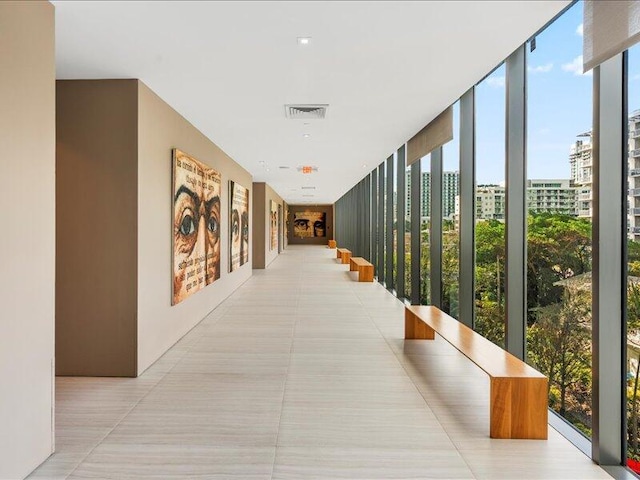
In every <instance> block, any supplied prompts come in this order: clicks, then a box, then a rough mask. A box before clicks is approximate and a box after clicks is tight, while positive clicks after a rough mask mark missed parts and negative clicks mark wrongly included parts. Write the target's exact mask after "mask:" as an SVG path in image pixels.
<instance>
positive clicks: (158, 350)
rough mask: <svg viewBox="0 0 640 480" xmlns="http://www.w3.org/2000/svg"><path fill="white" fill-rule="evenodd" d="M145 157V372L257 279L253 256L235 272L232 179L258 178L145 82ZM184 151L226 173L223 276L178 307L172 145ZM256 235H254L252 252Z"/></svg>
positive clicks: (141, 276) (141, 321)
mask: <svg viewBox="0 0 640 480" xmlns="http://www.w3.org/2000/svg"><path fill="white" fill-rule="evenodd" d="M138 132H139V136H138V138H139V144H138V147H139V154H138V179H139V182H138V215H139V216H138V372H139V373H141V372H143V371H144V370H145V369H146V368H148V367H149V366H150V365H151V364H152V363H153V362H154V361H155V360H157V359H158V358H159V357H160V356H161V355H162V354H163V353H164V352H165V351H166V350H167V349H168V348H169V347H171V346H172V345H173V344H174V343H175V342H176V341H178V340H179V339H180V338H181V337H182V336H183V335H184V334H186V333H187V332H188V331H189V330H190V329H191V328H193V327H194V326H195V325H196V324H197V323H198V322H200V320H202V319H203V318H204V317H205V316H206V315H207V314H209V313H210V312H211V311H212V310H213V309H214V308H216V307H217V306H218V305H219V304H220V302H222V301H223V300H224V299H225V298H226V297H228V296H229V295H230V294H231V293H232V292H233V291H234V290H235V289H236V288H238V287H239V286H240V285H242V284H243V283H244V282H245V281H246V280H247V279H249V277H250V276H251V269H252V259H251V255H250V256H249V262H248V263H246V264H244V265H243V266H242V267H240V268H239V269H238V270H236V271H234V272H232V273H229V180H233V181H235V182H237V183H239V184H240V185H242V186H243V187H245V188H248V189H249V202H250V205H249V215H250V217H251V218H249V225H252V207H251V202H253V197H254V195H253V193H252V192H251V189H252V183H253V178H252V177H251V175H250V174H249V172H247V171H246V170H245V169H243V168H242V167H241V166H240V165H238V164H237V163H235V162H234V161H233V160H232V159H231V158H230V157H229V156H228V155H227V154H225V153H224V152H223V151H222V150H221V149H220V148H218V147H217V146H216V145H215V144H214V143H213V142H212V141H211V140H209V139H208V138H207V137H205V136H204V135H203V134H202V133H201V132H200V131H198V130H197V129H196V128H195V127H194V126H193V125H191V124H190V123H189V122H187V121H186V120H185V119H184V118H183V117H182V116H181V115H180V114H178V113H177V112H176V111H175V110H174V109H173V108H171V107H170V106H169V105H167V104H166V103H165V102H164V101H163V100H162V99H161V98H160V97H158V96H157V95H156V94H155V93H154V92H152V91H151V90H150V89H149V88H148V87H146V86H145V85H144V84H143V83H141V82H139V120H138ZM172 148H179V149H181V150H182V151H184V152H185V153H187V154H189V155H192V156H193V157H195V158H196V159H198V160H199V161H201V162H203V163H205V164H207V165H209V166H210V167H212V168H214V169H216V170H218V171H219V172H220V173H221V174H222V192H221V193H222V198H221V210H222V211H221V214H222V219H221V220H222V221H221V250H220V256H221V262H220V264H221V266H220V270H221V276H220V278H219V279H218V280H216V281H215V282H213V283H212V284H211V285H208V286H207V287H205V288H204V289H202V290H200V291H198V292H196V293H195V294H193V295H191V296H190V297H189V298H187V299H186V300H184V301H183V302H181V303H179V304H178V305H175V306H173V307H172V306H171V281H172V276H173V271H172V262H171V255H172V240H171V237H172V208H173V207H172V194H171V192H172V176H171V150H172ZM253 236H254V232H253V231H252V229H251V230H250V232H249V243H250V245H249V252H251V251H252V238H253Z"/></svg>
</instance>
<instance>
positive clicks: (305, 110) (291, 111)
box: [284, 104, 329, 120]
mask: <svg viewBox="0 0 640 480" xmlns="http://www.w3.org/2000/svg"><path fill="white" fill-rule="evenodd" d="M328 106H329V105H327V104H318V105H285V106H284V111H285V116H286V117H287V118H289V119H291V120H321V119H323V118H324V117H325V115H326V114H327V107H328Z"/></svg>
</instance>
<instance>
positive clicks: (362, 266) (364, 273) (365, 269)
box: [349, 257, 373, 282]
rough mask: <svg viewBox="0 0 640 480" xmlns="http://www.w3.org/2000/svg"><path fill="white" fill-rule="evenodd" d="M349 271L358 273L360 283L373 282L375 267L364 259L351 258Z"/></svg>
mask: <svg viewBox="0 0 640 480" xmlns="http://www.w3.org/2000/svg"><path fill="white" fill-rule="evenodd" d="M349 270H351V271H352V272H358V281H359V282H373V265H372V264H371V263H369V262H367V261H366V260H365V259H364V258H362V257H351V260H350V262H349Z"/></svg>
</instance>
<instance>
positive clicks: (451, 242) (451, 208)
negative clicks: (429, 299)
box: [442, 102, 460, 318]
mask: <svg viewBox="0 0 640 480" xmlns="http://www.w3.org/2000/svg"><path fill="white" fill-rule="evenodd" d="M459 134H460V102H456V103H455V104H454V105H453V140H452V141H450V142H449V143H447V144H446V145H444V147H443V148H442V169H443V172H442V310H444V311H445V312H447V313H448V314H449V315H451V316H452V317H455V318H458V290H459V251H460V230H459V222H458V215H457V212H456V207H457V202H458V200H459V197H458V192H459V186H460V139H459Z"/></svg>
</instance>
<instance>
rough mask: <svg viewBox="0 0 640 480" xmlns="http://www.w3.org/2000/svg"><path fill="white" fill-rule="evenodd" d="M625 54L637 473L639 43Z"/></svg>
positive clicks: (630, 390) (630, 380) (632, 454)
mask: <svg viewBox="0 0 640 480" xmlns="http://www.w3.org/2000/svg"><path fill="white" fill-rule="evenodd" d="M628 55H629V57H628V58H629V63H628V67H629V68H628V75H629V78H628V79H627V82H628V96H627V98H628V104H627V110H628V112H629V156H628V159H629V160H628V165H629V177H628V179H627V181H628V183H629V197H628V222H629V232H628V241H627V242H628V243H627V274H628V278H627V466H629V467H630V468H631V469H632V470H633V471H635V472H636V473H640V388H639V387H640V385H639V384H638V382H639V381H640V378H639V377H640V375H639V373H640V194H639V192H640V190H639V189H640V156H639V155H638V154H639V153H640V46H635V47H633V48H631V49H630V50H629V52H628Z"/></svg>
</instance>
